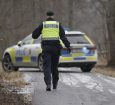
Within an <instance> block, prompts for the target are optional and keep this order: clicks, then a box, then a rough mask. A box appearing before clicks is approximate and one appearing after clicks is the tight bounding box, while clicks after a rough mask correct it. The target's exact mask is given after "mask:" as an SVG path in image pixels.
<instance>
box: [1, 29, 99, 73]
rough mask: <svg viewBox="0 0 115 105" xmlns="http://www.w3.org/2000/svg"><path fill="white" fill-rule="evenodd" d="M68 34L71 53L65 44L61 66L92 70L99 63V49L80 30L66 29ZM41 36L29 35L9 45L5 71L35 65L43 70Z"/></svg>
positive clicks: (3, 64) (5, 55) (3, 61)
mask: <svg viewBox="0 0 115 105" xmlns="http://www.w3.org/2000/svg"><path fill="white" fill-rule="evenodd" d="M65 33H66V36H67V38H68V40H69V41H70V43H71V49H72V51H71V53H68V51H67V49H66V48H65V47H64V44H63V43H62V42H61V44H62V46H63V49H62V50H61V56H60V61H59V66H61V67H80V68H81V70H82V71H83V72H90V71H91V70H92V68H93V67H94V65H95V64H96V63H97V49H96V46H95V44H94V43H93V42H92V41H91V40H90V39H89V37H88V36H87V35H86V34H85V33H83V32H79V31H66V32H65ZM40 42H41V37H39V38H38V39H32V35H28V36H27V37H26V38H24V39H23V40H22V41H19V42H18V43H17V45H14V46H12V47H9V48H7V49H6V50H5V52H4V54H3V60H2V66H3V69H4V70H5V71H18V69H19V68H21V67H31V68H32V67H33V68H39V70H42V67H43V65H42V62H43V60H42V49H41V44H40Z"/></svg>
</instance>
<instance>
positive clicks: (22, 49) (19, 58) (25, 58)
mask: <svg viewBox="0 0 115 105" xmlns="http://www.w3.org/2000/svg"><path fill="white" fill-rule="evenodd" d="M32 43H33V39H32V37H31V35H29V36H27V37H26V38H25V39H24V40H22V43H21V45H20V46H19V48H18V49H17V50H16V63H17V65H18V66H22V67H23V66H24V67H25V66H31V65H30V64H31V58H30V56H31V47H32Z"/></svg>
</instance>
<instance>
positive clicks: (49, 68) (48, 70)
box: [42, 45, 60, 85]
mask: <svg viewBox="0 0 115 105" xmlns="http://www.w3.org/2000/svg"><path fill="white" fill-rule="evenodd" d="M42 50H43V52H42V53H43V70H44V81H45V83H46V85H51V81H52V83H53V84H54V85H55V84H56V83H57V82H58V79H59V72H58V62H59V56H60V49H59V48H58V47H57V46H53V45H44V46H43V48H42ZM51 74H52V75H51ZM51 78H52V79H51Z"/></svg>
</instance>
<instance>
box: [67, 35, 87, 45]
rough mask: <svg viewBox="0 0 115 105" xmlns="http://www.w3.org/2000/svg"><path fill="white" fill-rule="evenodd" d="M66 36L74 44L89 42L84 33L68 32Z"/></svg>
mask: <svg viewBox="0 0 115 105" xmlns="http://www.w3.org/2000/svg"><path fill="white" fill-rule="evenodd" d="M66 36H67V39H68V40H69V41H70V43H72V44H89V41H88V40H87V39H86V38H85V35H83V34H67V35H66Z"/></svg>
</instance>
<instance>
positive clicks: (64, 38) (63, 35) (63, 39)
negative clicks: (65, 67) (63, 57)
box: [59, 25, 70, 48]
mask: <svg viewBox="0 0 115 105" xmlns="http://www.w3.org/2000/svg"><path fill="white" fill-rule="evenodd" d="M59 30H60V39H61V40H62V42H63V43H64V45H65V47H67V48H69V47H70V42H69V41H68V39H67V38H66V36H65V31H64V29H63V27H62V26H61V25H60V26H59Z"/></svg>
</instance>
